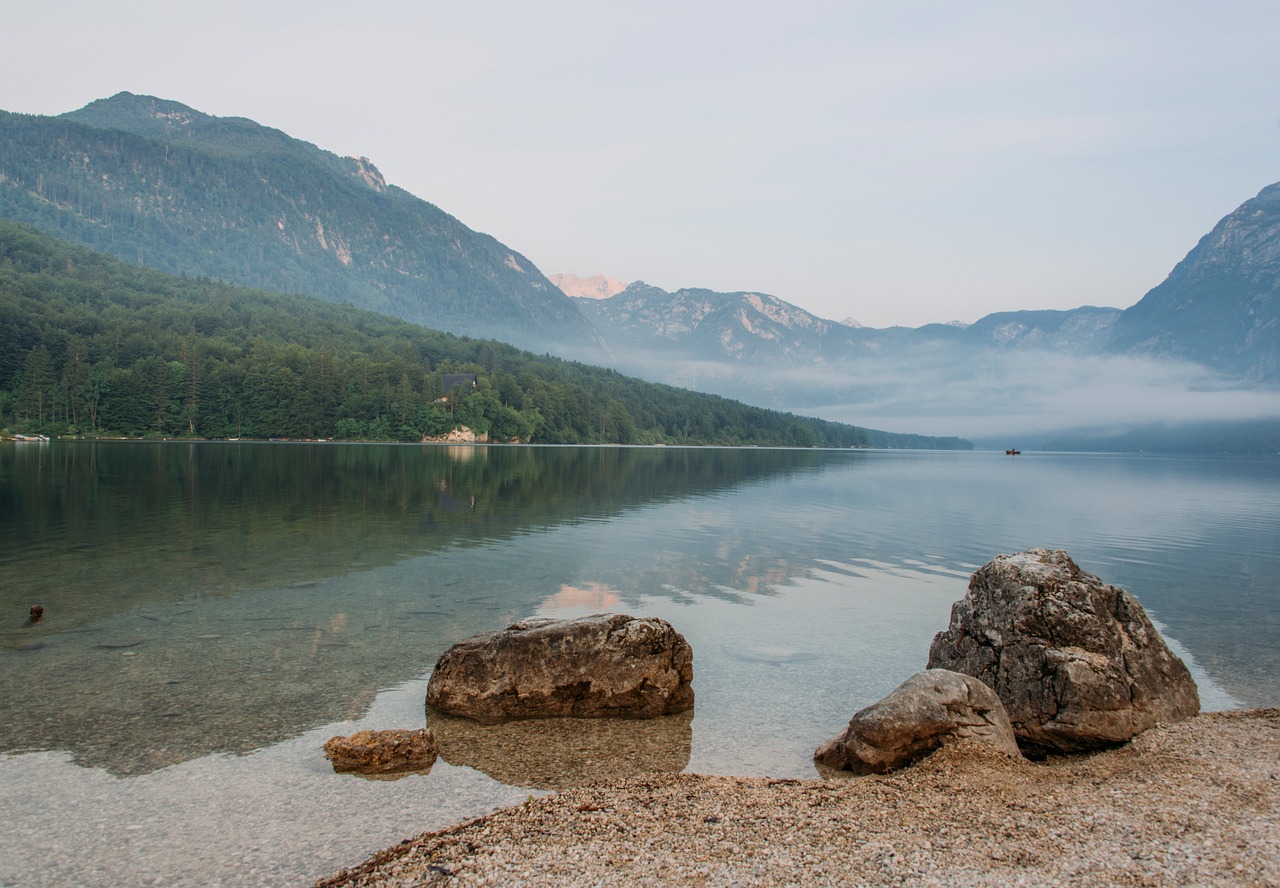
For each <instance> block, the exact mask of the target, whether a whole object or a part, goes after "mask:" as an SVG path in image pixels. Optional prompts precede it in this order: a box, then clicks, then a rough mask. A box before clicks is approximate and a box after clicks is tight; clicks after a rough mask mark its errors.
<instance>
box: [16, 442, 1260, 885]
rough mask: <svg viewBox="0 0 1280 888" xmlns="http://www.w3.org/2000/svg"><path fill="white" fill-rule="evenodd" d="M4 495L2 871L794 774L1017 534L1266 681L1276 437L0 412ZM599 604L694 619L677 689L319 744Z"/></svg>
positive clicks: (148, 858) (80, 869)
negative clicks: (192, 428) (631, 704)
mask: <svg viewBox="0 0 1280 888" xmlns="http://www.w3.org/2000/svg"><path fill="white" fill-rule="evenodd" d="M0 507H2V508H0V542H3V548H2V549H0V615H3V614H7V615H9V616H7V617H0V664H2V666H3V669H2V670H0V806H2V807H3V809H4V810H5V811H6V821H7V824H6V826H7V828H6V830H5V831H4V832H3V834H0V885H4V886H10V885H12V886H17V885H144V884H165V885H212V884H225V885H279V884H291V883H300V884H305V883H306V882H308V881H311V880H314V879H315V878H318V877H320V876H323V875H325V874H327V873H329V872H331V871H333V870H336V869H338V868H341V867H342V866H344V865H350V864H354V863H357V862H359V861H360V860H361V859H362V858H363V857H364V856H366V855H367V854H369V853H372V852H373V851H376V850H378V849H380V848H382V847H386V846H388V845H391V844H394V843H396V842H397V841H399V840H400V839H402V838H407V837H409V836H411V835H414V834H416V833H418V832H421V831H424V830H427V829H435V828H440V827H443V826H447V825H449V824H452V823H455V822H458V821H460V820H462V819H466V818H468V817H471V816H476V815H478V814H481V813H484V812H486V811H488V810H491V809H492V808H493V807H495V806H502V805H507V804H513V803H517V802H520V801H523V800H524V799H526V798H528V797H529V795H531V794H536V793H539V792H543V791H546V790H548V789H552V788H555V786H556V785H558V782H563V781H565V780H569V781H576V780H582V779H596V778H603V777H608V776H612V775H615V774H619V773H626V772H627V769H628V768H633V769H643V768H649V767H657V768H661V769H667V770H688V771H691V772H698V773H715V774H741V775H769V776H775V777H812V776H815V772H814V770H813V766H812V762H811V756H812V753H813V749H814V748H815V747H816V746H817V745H818V743H820V742H822V741H823V740H825V739H826V738H827V737H829V736H831V735H833V734H835V733H837V732H838V731H839V730H841V729H842V728H843V726H844V725H845V723H846V722H847V721H848V718H849V716H851V715H852V714H853V712H855V711H856V710H857V709H859V708H861V707H863V706H866V705H868V704H869V703H871V702H874V701H875V700H876V699H878V698H879V697H881V696H883V695H884V694H885V693H887V692H888V691H889V690H891V689H892V688H893V687H894V686H896V685H897V684H898V683H899V682H901V681H902V680H904V679H905V678H906V677H908V676H909V675H910V674H912V673H913V672H915V671H918V670H919V669H922V668H924V665H925V661H926V659H927V652H928V645H929V641H930V640H931V639H932V636H933V634H934V633H935V632H937V631H940V630H941V629H943V628H945V627H946V625H947V621H948V618H949V613H950V608H951V605H952V603H953V602H955V601H956V600H958V599H959V598H961V597H962V596H963V595H964V592H965V588H966V585H967V580H968V576H969V574H970V573H971V572H972V571H973V570H974V569H976V568H977V567H978V566H980V565H981V564H982V563H984V562H985V561H987V560H989V559H990V558H991V557H993V556H995V555H997V554H1000V553H1002V552H1013V551H1018V550H1020V549H1025V548H1029V547H1032V546H1047V547H1051V548H1065V549H1067V550H1068V551H1069V552H1070V553H1071V554H1072V556H1073V557H1074V558H1075V559H1076V560H1077V562H1079V563H1080V564H1081V566H1082V567H1084V569H1086V570H1088V571H1090V572H1092V573H1096V574H1098V575H1099V576H1101V577H1102V578H1103V579H1104V580H1106V581H1108V582H1113V583H1116V584H1117V585H1122V586H1125V587H1126V588H1128V589H1129V590H1130V591H1131V592H1133V593H1134V594H1135V595H1136V596H1137V597H1138V598H1139V600H1140V601H1141V602H1142V603H1143V604H1144V605H1145V606H1146V607H1147V609H1148V611H1149V612H1150V613H1151V615H1152V617H1153V618H1154V619H1155V620H1156V621H1157V623H1158V624H1159V625H1160V627H1161V629H1162V631H1163V632H1164V633H1165V635H1166V638H1167V639H1168V640H1169V641H1170V643H1171V644H1172V645H1173V646H1174V647H1175V649H1176V650H1177V652H1178V653H1179V654H1181V655H1182V656H1183V657H1184V658H1185V659H1186V660H1187V661H1188V664H1189V665H1190V666H1191V667H1192V670H1193V674H1194V676H1195V677H1196V679H1197V682H1198V684H1199V685H1200V689H1201V696H1202V701H1203V704H1204V708H1206V709H1220V708H1230V707H1236V706H1261V705H1277V704H1280V692H1278V691H1277V686H1276V682H1275V678H1274V676H1275V675H1276V674H1277V671H1276V670H1277V667H1280V653H1278V652H1277V650H1276V648H1275V645H1274V638H1276V637H1278V636H1280V592H1278V590H1277V584H1276V581H1275V580H1274V577H1276V576H1280V552H1278V551H1277V550H1278V549H1280V545H1277V543H1280V460H1276V459H1225V458H1223V459H1211V458H1198V459H1190V458H1187V459H1184V458H1166V457H1154V456H1127V455H1072V454H1023V455H1022V456H1018V457H1014V458H1011V457H1006V456H1004V455H1002V454H995V453H941V452H939V453H924V452H888V451H875V452H868V451H804V450H760V449H717V448H705V449H704V448H695V449H676V448H534V447H464V448H449V447H418V446H396V445H336V444H324V445H286V444H232V443H207V444H142V443H125V442H100V443H88V442H52V443H50V444H44V445H35V444H21V445H12V444H10V445H4V446H2V447H0ZM34 603H41V604H43V605H44V607H45V617H44V618H43V619H42V620H41V621H40V622H39V623H36V624H31V623H30V622H29V621H28V620H26V613H27V608H28V607H29V606H30V605H31V604H34ZM601 611H615V612H625V613H631V614H635V615H640V616H658V617H662V618H664V619H667V620H669V621H670V622H671V623H672V624H673V625H675V627H676V628H677V629H678V630H679V631H680V632H682V633H683V634H684V635H685V637H686V638H687V639H688V640H689V642H690V644H691V645H692V647H693V650H694V671H695V679H694V688H695V693H696V695H697V703H696V708H695V711H694V713H693V715H692V717H691V718H688V717H685V718H673V719H663V720H659V721H658V722H656V723H654V724H652V725H649V724H646V725H645V726H644V727H643V728H641V727H638V726H636V724H635V723H624V727H623V728H622V729H618V728H616V726H615V727H610V726H609V725H592V726H589V727H586V728H583V727H582V726H580V725H579V726H578V727H579V730H576V731H575V730H572V728H573V727H574V726H573V725H570V726H568V729H567V732H566V729H565V728H562V727H558V726H556V725H542V726H532V727H523V728H512V729H509V731H514V732H516V733H508V734H501V733H495V732H492V731H474V730H470V731H469V730H466V729H462V728H455V729H452V733H448V734H445V735H444V736H446V737H447V739H448V742H446V743H444V744H443V746H444V750H443V754H442V758H441V760H440V761H439V762H438V763H437V764H436V765H435V766H434V767H433V768H432V769H431V771H430V773H428V774H425V775H411V776H408V777H404V778H403V779H400V780H395V781H386V780H378V781H371V780H365V779H362V778H359V777H353V776H350V775H337V774H334V773H333V771H332V769H331V768H330V767H329V764H328V762H327V761H326V760H325V758H324V755H323V752H322V750H321V745H322V744H323V743H324V741H325V740H327V739H328V738H329V737H331V736H334V735H335V734H348V733H351V732H353V731H355V730H359V729H363V728H389V727H410V728H411V727H420V726H422V725H423V723H424V720H425V718H426V714H425V712H424V708H423V698H424V695H425V685H426V678H427V677H428V676H429V673H430V669H431V667H432V665H433V664H434V662H435V660H436V658H437V657H438V656H439V654H440V653H441V652H443V650H444V649H445V648H447V647H448V646H449V645H450V644H452V643H454V642H456V641H458V640H461V639H462V638H464V637H467V636H468V635H471V634H474V633H476V632H482V631H489V630H492V629H497V628H501V627H503V626H506V625H508V624H510V623H512V622H514V621H516V620H518V619H521V618H524V617H527V616H531V615H546V616H577V615H581V614H587V613H596V612H601ZM439 727H440V729H441V731H442V732H443V731H444V729H445V728H447V727H448V726H446V725H440V726H439ZM522 730H524V731H531V732H533V733H532V734H530V735H528V736H524V735H520V734H519V733H518V732H519V731H522ZM611 731H612V732H613V733H610V732H611ZM618 750H624V752H623V753H622V754H619V753H618ZM557 757H558V758H557ZM567 761H572V762H574V763H575V766H574V768H572V769H567V768H566V767H565V765H564V763H565V762H567ZM50 849H55V850H53V851H52V852H51V850H50Z"/></svg>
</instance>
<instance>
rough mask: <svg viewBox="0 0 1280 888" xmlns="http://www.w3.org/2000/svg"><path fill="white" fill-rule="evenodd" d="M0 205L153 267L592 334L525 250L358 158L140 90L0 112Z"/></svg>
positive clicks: (462, 325) (517, 331)
mask: <svg viewBox="0 0 1280 888" xmlns="http://www.w3.org/2000/svg"><path fill="white" fill-rule="evenodd" d="M0 216H3V217H6V218H9V219H13V220H16V221H22V222H28V223H30V224H34V225H37V226H39V227H41V228H44V229H45V230H47V231H50V232H51V233H54V234H58V235H61V236H63V237H68V238H70V239H73V240H78V241H80V242H82V243H85V244H87V245H88V246H91V247H93V248H95V249H99V250H102V251H104V252H108V253H112V254H115V255H117V256H120V257H121V258H124V259H127V260H129V261H133V262H138V263H140V264H144V265H150V266H152V267H155V268H159V269H161V270H164V271H170V272H180V273H185V274H189V275H203V276H207V277H212V278H218V279H222V280H227V281H231V282H234V283H238V284H244V285H247V286H253V287H261V288H265V289H272V290H281V291H285V292H301V293H305V294H307V295H313V296H319V297H321V298H325V299H329V300H332V301H335V302H351V303H352V304H354V305H357V306H360V307H363V308H370V309H373V310H375V311H378V312H381V313H383V314H389V315H393V316H397V317H401V318H404V319H406V320H410V321H414V322H417V323H422V324H425V325H427V326H430V327H435V328H437V329H443V330H448V331H451V332H455V333H462V334H467V335H471V336H477V337H486V338H496V339H503V340H505V341H508V342H511V343H514V344H516V345H520V346H524V347H528V348H537V349H546V348H553V347H554V346H555V345H556V344H557V343H561V342H575V343H581V342H584V341H585V342H596V341H598V334H597V333H596V332H595V330H594V328H593V327H592V326H591V324H590V323H589V322H587V320H586V319H585V318H584V317H583V316H582V314H581V312H579V311H578V309H577V308H576V307H575V306H574V304H573V302H572V301H571V300H570V299H569V298H568V297H566V296H565V295H564V294H563V293H562V292H561V291H560V290H559V289H557V288H556V287H555V286H554V285H552V284H551V282H550V281H548V280H547V279H546V278H545V277H544V276H543V275H542V274H541V272H539V271H538V269H537V268H536V267H535V266H534V264H533V263H532V262H530V261H529V260H528V259H527V258H525V257H524V256H521V255H520V254H519V253H517V252H516V251H514V250H512V249H511V248H509V247H507V246H505V245H503V244H501V243H499V242H498V241H496V240H494V239H493V238H492V237H489V236H488V235H485V234H480V233H478V232H476V231H473V230H472V229H470V228H468V227H467V226H466V225H464V224H463V223H462V222H460V221H459V220H458V219H456V218H454V217H452V216H450V215H449V214H447V213H445V212H444V211H442V210H441V209H440V208H439V207H436V206H433V205H432V204H430V203H427V202H426V201H423V200H420V199H419V198H417V197H414V196H413V195H411V194H409V193H408V192H406V191H403V190H402V189H399V188H396V187H394V186H389V185H388V184H387V183H386V181H385V179H384V178H383V176H382V174H381V173H380V172H379V171H378V169H377V167H376V166H375V165H374V164H373V163H372V162H371V161H370V160H369V159H368V158H364V157H360V158H352V157H338V156H337V155H335V154H332V153H330V152H327V151H323V150H321V149H319V148H317V147H316V146H314V145H312V144H310V143H307V142H303V141H300V140H298V139H294V138H291V137H290V136H288V135H287V134H285V133H283V132H281V131H279V130H276V129H272V128H270V127H265V126H261V125H260V124H257V123H255V122H253V121H251V120H247V119H244V118H235V117H228V118H222V117H213V116H211V115H207V114H202V113H201V112H199V111H196V110H194V109H192V108H189V107H187V106H185V105H182V104H180V103H178V102H172V101H167V100H164V99H157V98H153V97H150V96H135V95H132V94H129V93H121V94H119V95H116V96H113V97H112V98H110V99H103V100H100V101H97V102H93V103H91V104H90V105H87V106H86V107H84V108H82V109H80V110H78V111H73V112H71V113H69V114H64V115H62V116H61V117H57V118H51V117H37V116H31V115H18V114H8V113H4V112H0Z"/></svg>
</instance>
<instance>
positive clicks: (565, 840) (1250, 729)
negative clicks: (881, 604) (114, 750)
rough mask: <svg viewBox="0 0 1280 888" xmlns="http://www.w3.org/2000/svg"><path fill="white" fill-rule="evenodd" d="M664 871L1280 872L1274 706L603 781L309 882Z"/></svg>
mask: <svg viewBox="0 0 1280 888" xmlns="http://www.w3.org/2000/svg"><path fill="white" fill-rule="evenodd" d="M671 884H677V885H788V884H800V885H891V884H912V885H1012V884H1029V885H1044V884H1077V885H1085V884H1088V885H1095V884H1109V885H1269V886H1280V709H1256V710H1248V711H1234V712H1217V713H1207V714H1202V715H1199V716H1197V717H1195V718H1192V719H1189V720H1187V721H1185V722H1182V723H1179V724H1176V725H1171V726H1160V727H1157V728H1154V729H1152V730H1150V731H1148V732H1146V733H1145V734H1143V735H1141V736H1140V737H1138V738H1137V739H1135V740H1134V741H1133V742H1132V743H1130V744H1128V745H1126V746H1124V747H1121V748H1118V749H1114V750H1109V751H1106V752H1101V753H1096V754H1093V755H1089V756H1079V757H1061V758H1051V759H1049V760H1047V761H1044V762H1037V763H1033V762H1029V761H1025V760H1018V759H1012V758H1008V757H1005V756H1003V755H1001V754H1000V753H997V752H994V751H992V750H991V749H990V748H989V747H985V746H981V745H978V744H975V743H971V742H966V743H962V744H960V745H957V746H954V747H950V748H947V749H943V750H940V751H938V752H936V753H934V754H933V755H932V756H930V757H928V758H927V759H925V760H923V761H922V762H919V763H917V764H916V765H914V766H912V767H910V768H907V769H904V770H902V771H899V772H897V773H895V774H891V775H886V776H881V777H862V778H836V779H832V780H803V781H801V780H769V779H764V778H736V777H704V776H698V775H692V774H676V775H661V776H657V775H655V776H652V777H644V778H633V779H629V780H624V781H620V782H616V783H609V784H597V785H594V786H588V787H583V788H579V789H573V790H567V791H564V792H560V793H557V794H555V795H552V796H547V797H544V798H537V799H530V800H529V801H528V802H526V803H525V804H522V805H517V806H515V807H511V808H506V809H503V810H501V811H497V812H495V813H493V814H490V815H488V816H486V817H482V818H479V819H477V820H472V821H469V822H467V823H463V824H460V825H458V826H455V827H452V828H450V829H446V830H443V831H440V832H433V833H426V834H424V835H421V836H418V837H417V838H416V839H411V840H406V841H405V842H403V843H401V844H400V845H398V846H396V847H394V848H389V849H387V850H386V851H382V852H380V853H379V854H376V855H374V856H373V857H372V858H370V859H369V860H368V861H366V862H365V863H363V864H361V865H360V866H357V867H355V868H353V869H350V870H344V871H342V872H340V873H338V874H336V875H334V876H332V877H331V878H329V879H326V880H324V881H322V882H320V883H318V885H319V886H324V888H331V886H332V888H336V886H374V885H376V886H401V885H403V886H409V885H548V886H550V885H557V886H562V885H655V886H656V885H671Z"/></svg>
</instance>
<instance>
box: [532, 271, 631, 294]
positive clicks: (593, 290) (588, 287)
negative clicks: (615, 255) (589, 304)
mask: <svg viewBox="0 0 1280 888" xmlns="http://www.w3.org/2000/svg"><path fill="white" fill-rule="evenodd" d="M547 280H549V281H551V283H553V284H555V285H556V286H557V287H559V288H560V290H561V292H563V293H564V294H565V295H566V296H577V297H580V298H582V299H608V298H609V297H610V296H616V295H618V294H619V293H621V292H622V291H623V290H625V289H626V288H627V285H626V284H625V283H623V282H622V281H620V280H617V279H616V278H611V277H606V276H604V275H603V274H595V275H592V276H591V277H579V276H578V275H576V274H549V275H547Z"/></svg>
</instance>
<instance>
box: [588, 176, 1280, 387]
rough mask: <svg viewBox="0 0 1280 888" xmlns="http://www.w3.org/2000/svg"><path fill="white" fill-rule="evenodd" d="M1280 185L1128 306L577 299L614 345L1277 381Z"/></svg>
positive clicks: (676, 355)
mask: <svg viewBox="0 0 1280 888" xmlns="http://www.w3.org/2000/svg"><path fill="white" fill-rule="evenodd" d="M1278 293H1280V184H1276V185H1272V186H1269V187H1267V188H1265V189H1263V190H1262V192H1261V193H1259V194H1258V196H1257V197H1255V198H1252V199H1251V200H1249V201H1246V202H1245V203H1244V204H1243V205H1241V206H1240V207H1239V208H1238V209H1237V210H1235V211H1234V212H1232V213H1231V214H1229V215H1228V216H1226V217H1225V218H1224V219H1222V220H1221V221H1220V222H1219V223H1218V224H1217V225H1216V226H1215V227H1214V229H1213V230H1212V231H1211V232H1210V233H1209V234H1207V235H1205V237H1204V238H1203V239H1202V240H1201V241H1200V243H1199V244H1198V245H1197V246H1196V247H1195V248H1194V249H1193V250H1191V252H1190V253H1188V254H1187V256H1186V258H1185V259H1183V261H1182V262H1180V263H1179V264H1178V265H1177V266H1176V267H1175V268H1174V269H1173V271H1172V272H1171V273H1170V274H1169V276H1168V278H1167V279H1166V280H1165V281H1164V282H1163V283H1161V284H1160V285H1159V286H1157V287H1155V288H1153V289H1152V290H1151V291H1149V292H1148V293H1147V294H1146V295H1145V296H1144V297H1143V298H1142V299H1141V300H1140V301H1139V302H1138V303H1137V304H1135V305H1133V306H1131V307H1130V308H1127V309H1123V310H1121V309H1118V308H1106V307H1096V306H1082V307H1080V308H1076V309H1069V310H1033V311H1007V312H997V313H993V314H990V315H987V316H985V317H983V318H981V319H979V320H978V321H976V322H975V323H973V324H968V325H958V324H926V325H924V326H922V327H916V328H904V327H890V328H871V327H862V326H850V325H849V324H848V323H845V322H842V323H836V322H833V321H827V320H824V319H822V318H819V317H817V316H816V315H813V314H811V313H809V312H807V311H805V310H803V309H801V308H798V307H796V306H794V305H791V304H790V303H787V302H784V301H783V300H781V299H778V298H777V297H775V296H770V295H767V294H762V293H750V292H744V291H740V292H736V293H718V292H714V291H711V290H704V289H697V288H686V289H680V290H676V291H674V292H667V291H664V290H660V289H658V288H656V287H651V286H649V285H647V284H645V283H643V282H637V283H635V284H632V285H630V286H629V287H628V288H627V289H626V290H624V291H622V292H621V293H619V294H617V295H615V296H612V297H610V298H607V299H592V300H590V301H587V300H579V307H580V309H581V310H582V311H583V312H584V314H586V315H587V316H588V317H589V318H591V319H592V320H593V321H594V322H595V323H596V325H597V326H598V327H599V328H600V329H601V330H602V331H603V333H604V334H605V336H606V337H607V338H608V340H609V342H610V343H611V344H612V346H613V347H614V350H615V353H616V354H618V355H622V356H625V354H626V352H627V351H628V350H637V351H640V352H644V353H645V354H646V355H647V356H649V357H652V356H654V355H657V354H662V355H666V356H667V357H668V358H670V359H673V360H686V361H694V360H705V361H720V360H727V361H729V362H732V363H740V362H744V361H757V362H758V361H765V362H769V363H772V364H776V365H778V366H780V367H782V366H785V367H789V368H798V367H803V366H810V367H813V368H815V369H816V368H822V367H826V366H829V365H831V364H833V363H838V362H840V361H842V360H848V359H856V358H858V357H860V356H863V355H865V354H868V353H871V354H874V353H876V352H885V351H889V350H892V351H896V352H902V351H903V350H906V351H911V350H930V349H933V348H936V347H941V346H944V345H949V346H955V347H961V348H968V349H971V350H975V354H976V351H977V350H985V349H1002V350H1008V349H1039V350H1049V351H1056V352H1065V353H1073V354H1079V355H1089V354H1099V355H1132V356H1141V357H1151V358H1158V359H1164V360H1177V361H1193V362H1195V363H1197V364H1200V365H1203V366H1204V367H1207V368H1210V369H1212V370H1214V371H1216V372H1219V373H1221V374H1223V375H1224V376H1226V377H1229V378H1236V379H1240V380H1243V381H1247V382H1254V383H1263V384H1268V383H1273V382H1276V381H1280V298H1277V294H1278Z"/></svg>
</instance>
